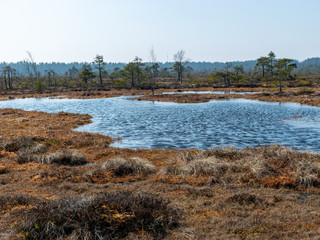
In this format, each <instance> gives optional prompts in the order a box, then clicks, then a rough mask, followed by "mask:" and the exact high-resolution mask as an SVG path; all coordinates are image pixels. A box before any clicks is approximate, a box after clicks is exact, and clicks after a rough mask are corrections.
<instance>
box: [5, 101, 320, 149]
mask: <svg viewBox="0 0 320 240" xmlns="http://www.w3.org/2000/svg"><path fill="white" fill-rule="evenodd" d="M126 98H127V97H117V98H106V99H86V100H84V99H49V98H42V99H35V98H29V99H15V100H11V101H3V102H0V108H19V109H24V110H37V111H45V112H50V113H56V112H61V111H64V112H71V113H88V114H90V115H91V116H93V123H92V124H88V125H85V126H81V127H79V128H78V129H76V130H77V131H86V132H94V133H102V134H105V135H109V136H111V137H121V138H122V139H123V140H122V141H121V142H116V143H115V144H113V145H114V146H116V147H126V148H134V149H135V148H174V149H185V148H197V149H211V148H213V147H221V146H230V145H233V146H236V147H238V148H243V147H246V146H256V145H258V144H260V145H267V144H268V145H269V144H273V143H280V144H283V145H287V146H290V147H294V148H297V149H300V150H313V151H317V152H320V108H317V107H310V106H305V105H300V104H295V103H282V104H280V103H268V102H260V101H255V100H245V99H231V100H219V101H211V102H207V103H196V104H178V103H160V102H149V101H131V100H126ZM297 116H298V117H301V116H303V117H302V118H294V117H297Z"/></svg>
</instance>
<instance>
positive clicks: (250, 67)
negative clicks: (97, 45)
mask: <svg viewBox="0 0 320 240" xmlns="http://www.w3.org/2000/svg"><path fill="white" fill-rule="evenodd" d="M151 58H152V61H151V62H143V60H142V59H141V58H139V57H135V58H134V59H133V61H131V62H129V63H127V64H124V63H106V62H105V61H104V58H103V56H101V55H96V57H95V58H94V60H93V62H91V63H70V64H66V63H36V62H35V61H34V59H33V57H32V55H31V54H30V53H28V58H27V59H26V60H25V61H23V62H19V63H15V64H6V63H2V64H1V65H0V70H1V71H0V74H1V75H0V89H2V90H11V89H30V90H35V91H38V92H43V91H45V90H53V91H54V90H57V88H68V89H75V88H81V89H83V88H85V89H88V88H99V89H111V88H140V89H155V88H159V87H164V88H168V87H171V88H172V87H175V88H177V87H181V86H183V87H198V86H213V87H214V86H220V87H222V86H223V87H230V86H258V85H259V86H265V87H279V89H280V91H282V86H283V83H284V82H286V85H289V86H291V85H292V86H308V85H312V84H314V83H317V84H318V79H317V77H316V79H313V80H315V81H313V80H310V79H309V78H307V77H306V75H308V76H310V75H311V74H314V75H316V74H317V73H318V72H319V70H320V58H312V59H307V60H305V61H303V62H298V61H296V60H294V59H288V58H283V59H278V58H276V55H275V54H274V53H273V52H270V53H269V54H268V55H267V56H263V57H260V58H258V59H257V60H254V61H245V62H227V63H205V62H202V63H195V62H190V61H188V58H187V57H186V53H185V51H183V50H180V51H178V52H177V53H176V54H175V55H174V61H173V62H171V63H169V62H167V63H161V62H158V61H157V60H156V57H155V56H154V54H153V53H152V52H151ZM57 68H59V69H60V70H59V71H57V70H55V69H57ZM62 69H63V70H62ZM316 76H317V75H316ZM313 78H314V76H313Z"/></svg>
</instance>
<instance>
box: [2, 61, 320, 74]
mask: <svg viewBox="0 0 320 240" xmlns="http://www.w3.org/2000/svg"><path fill="white" fill-rule="evenodd" d="M295 62H296V63H297V69H296V70H295V72H297V73H299V74H316V73H320V58H309V59H306V60H304V61H301V62H299V61H297V60H295ZM256 63H257V60H248V61H233V62H227V63H225V62H189V63H188V66H190V67H191V68H192V69H193V70H194V72H196V73H210V72H212V71H215V70H218V71H221V70H223V69H225V67H226V65H227V64H232V65H236V66H242V67H243V69H244V71H246V72H249V71H252V70H253V69H254V67H255V65H256ZM145 64H146V65H147V66H150V65H152V62H145ZM158 64H159V67H160V68H170V67H172V65H173V64H174V62H159V63H158ZM83 65H91V67H92V68H94V67H95V66H94V64H93V63H89V62H71V63H61V62H51V63H43V62H40V63H37V69H38V71H39V72H40V74H45V73H46V71H48V70H52V71H54V72H55V73H56V74H58V75H63V74H65V73H66V72H67V71H68V70H69V69H71V68H73V67H75V68H77V69H81V67H82V66H83ZM125 65H126V63H112V62H108V63H105V69H106V71H108V72H112V71H113V70H114V69H115V68H123V67H124V66H125ZM6 66H10V67H11V68H14V69H16V71H17V74H18V75H25V74H27V72H26V69H25V61H20V62H16V63H6V62H0V69H3V68H4V67H6Z"/></svg>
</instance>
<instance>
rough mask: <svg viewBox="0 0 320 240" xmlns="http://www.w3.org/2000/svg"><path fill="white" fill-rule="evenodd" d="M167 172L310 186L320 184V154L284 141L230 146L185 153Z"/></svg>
mask: <svg viewBox="0 0 320 240" xmlns="http://www.w3.org/2000/svg"><path fill="white" fill-rule="evenodd" d="M165 172H166V173H167V174H175V175H179V174H180V175H196V176H210V177H213V179H214V181H216V182H223V183H233V184H255V185H261V184H263V185H265V186H270V187H279V186H287V187H297V186H305V187H309V186H318V185H319V181H320V180H319V179H320V155H319V154H316V153H311V152H298V151H296V150H293V149H290V148H287V147H281V146H280V145H272V146H266V147H256V148H245V149H243V150H237V149H236V148H233V147H229V148H221V149H213V150H210V151H205V152H199V151H195V152H193V153H190V152H187V153H183V154H181V155H180V156H179V159H178V160H177V161H176V162H175V163H174V164H172V165H170V166H167V168H166V171H165Z"/></svg>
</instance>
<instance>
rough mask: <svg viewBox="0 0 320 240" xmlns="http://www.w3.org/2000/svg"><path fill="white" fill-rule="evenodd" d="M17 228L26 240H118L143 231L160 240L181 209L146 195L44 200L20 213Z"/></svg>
mask: <svg viewBox="0 0 320 240" xmlns="http://www.w3.org/2000/svg"><path fill="white" fill-rule="evenodd" d="M21 211H23V212H22V216H23V218H22V222H20V224H18V225H17V226H16V228H17V230H18V231H19V232H22V233H23V234H24V235H25V236H26V237H27V238H29V239H48V240H50V239H65V238H68V239H69V238H70V239H71V238H72V239H115V238H116V239H119V238H125V237H126V236H128V234H129V233H134V232H138V231H146V232H148V233H149V234H151V235H152V236H153V237H154V238H155V239H162V238H163V237H164V236H165V235H166V234H167V231H168V230H169V229H172V228H174V227H177V226H178V220H179V217H180V210H178V209H176V208H174V207H172V206H170V203H169V202H168V201H166V200H164V199H162V198H160V197H156V196H154V195H152V194H147V193H133V192H114V193H105V194H103V195H99V196H96V197H89V198H82V199H80V200H79V199H60V200H44V201H41V202H39V203H37V204H35V205H34V206H33V207H31V208H29V209H27V210H21Z"/></svg>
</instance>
